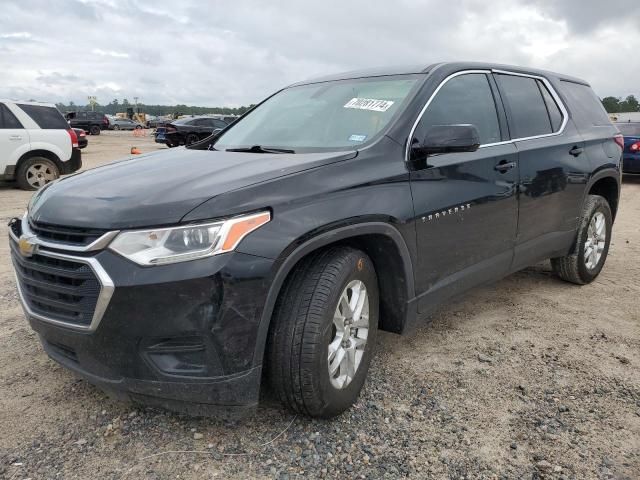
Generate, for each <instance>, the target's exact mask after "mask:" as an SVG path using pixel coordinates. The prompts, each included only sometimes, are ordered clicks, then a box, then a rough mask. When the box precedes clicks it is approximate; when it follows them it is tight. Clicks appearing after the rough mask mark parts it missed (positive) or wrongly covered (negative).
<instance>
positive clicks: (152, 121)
mask: <svg viewBox="0 0 640 480" xmlns="http://www.w3.org/2000/svg"><path fill="white" fill-rule="evenodd" d="M167 121H169V120H168V119H167V118H166V117H149V118H148V119H147V128H158V127H159V126H161V125H163V124H165V123H167Z"/></svg>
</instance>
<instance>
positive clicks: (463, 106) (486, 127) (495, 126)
mask: <svg viewBox="0 0 640 480" xmlns="http://www.w3.org/2000/svg"><path fill="white" fill-rule="evenodd" d="M466 123H470V124H473V125H475V126H476V127H477V129H478V131H479V133H480V143H481V144H483V145H484V144H487V143H496V142H499V141H500V140H501V138H500V125H499V123H498V113H497V111H496V104H495V101H494V99H493V93H492V92H491V86H490V85H489V80H488V79H487V76H486V75H485V74H484V73H468V74H464V75H459V76H457V77H454V78H452V79H451V80H449V81H448V82H447V83H445V84H444V85H443V86H442V88H441V89H440V90H439V91H438V93H437V94H436V96H435V97H434V98H433V100H432V101H431V104H430V105H429V107H428V108H427V110H426V111H425V113H424V115H423V116H422V119H421V120H420V123H419V124H418V127H417V128H416V132H415V138H416V139H418V140H422V139H423V138H424V137H425V135H426V134H427V131H428V130H429V129H430V128H431V127H433V126H434V125H456V124H466Z"/></svg>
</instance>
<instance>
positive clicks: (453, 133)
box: [412, 124, 480, 156]
mask: <svg viewBox="0 0 640 480" xmlns="http://www.w3.org/2000/svg"><path fill="white" fill-rule="evenodd" d="M479 147H480V133H479V132H478V129H477V128H476V126H475V125H471V124H465V125H434V126H433V127H431V128H430V129H429V130H428V131H427V134H426V135H425V137H424V140H423V141H422V144H416V145H414V146H413V147H412V150H413V152H415V153H416V154H417V155H420V156H424V155H430V154H433V153H452V152H475V151H476V150H477V149H478V148H479Z"/></svg>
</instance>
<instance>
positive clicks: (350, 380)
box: [267, 247, 379, 418]
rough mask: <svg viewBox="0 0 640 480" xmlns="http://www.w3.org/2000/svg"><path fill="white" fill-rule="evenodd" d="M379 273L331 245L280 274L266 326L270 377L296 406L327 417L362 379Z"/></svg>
mask: <svg viewBox="0 0 640 480" xmlns="http://www.w3.org/2000/svg"><path fill="white" fill-rule="evenodd" d="M378 303H379V299H378V280H377V277H376V272H375V269H374V267H373V263H372V262H371V260H370V259H369V257H368V256H367V255H366V254H365V253H363V252H361V251H360V250H356V249H353V248H349V247H333V248H329V249H327V250H324V251H322V252H320V253H318V254H314V255H312V256H311V257H309V258H307V259H304V260H303V261H302V262H301V264H300V265H298V266H297V267H296V268H295V270H294V271H293V272H292V274H291V275H290V276H289V278H288V279H287V282H286V283H285V286H284V287H283V290H282V292H281V295H280V297H279V298H278V301H277V303H276V308H275V311H274V316H273V319H272V325H271V328H270V331H269V343H268V351H267V369H268V373H267V375H268V378H269V382H270V384H271V386H272V388H273V390H274V391H275V393H276V394H277V395H278V397H279V398H280V400H281V401H282V403H284V404H285V405H286V406H287V407H289V408H290V409H292V410H293V411H295V412H299V413H303V414H306V415H309V416H312V417H322V418H329V417H333V416H335V415H338V414H339V413H341V412H343V411H344V410H346V409H348V408H349V407H350V406H351V405H352V404H353V403H354V402H355V401H356V399H357V397H358V395H359V393H360V390H361V389H362V386H363V384H364V381H365V378H366V376H367V371H368V369H369V363H370V362H371V357H372V355H373V348H374V345H375V339H376V333H377V328H378Z"/></svg>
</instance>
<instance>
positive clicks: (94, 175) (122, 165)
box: [29, 148, 357, 230]
mask: <svg viewBox="0 0 640 480" xmlns="http://www.w3.org/2000/svg"><path fill="white" fill-rule="evenodd" d="M356 155H357V152H355V151H350V152H330V153H327V152H324V153H302V154H268V153H244V152H224V151H208V150H190V149H185V148H178V149H171V150H166V151H162V152H155V153H151V154H145V155H140V156H137V157H132V158H129V159H126V160H123V161H120V162H116V163H112V164H109V165H106V166H104V167H99V168H95V169H93V170H88V171H86V172H81V173H79V174H76V175H71V176H69V177H65V178H63V179H61V180H59V181H57V182H55V183H53V184H50V186H48V187H44V188H43V189H42V190H41V191H39V192H37V193H36V194H35V195H34V197H33V199H32V201H31V205H30V207H29V215H30V217H31V218H32V219H33V220H34V221H37V222H43V223H49V224H53V225H63V226H69V227H78V228H100V229H109V230H118V229H125V228H137V227H145V226H156V225H169V224H175V223H178V222H179V221H180V219H181V218H182V217H184V216H185V215H186V214H187V213H188V212H189V211H190V210H192V209H193V208H195V207H197V206H198V205H200V204H201V203H202V202H205V201H206V200H209V199H211V198H213V197H216V196H218V195H221V194H224V193H225V192H230V191H233V190H236V189H239V188H244V187H247V186H250V185H254V184H259V183H262V182H266V181H269V180H273V179H275V178H278V177H282V176H285V175H290V174H293V173H297V172H301V171H303V170H308V169H311V168H316V167H319V166H322V165H326V164H329V163H333V162H338V161H342V160H346V159H349V158H353V157H354V156H356Z"/></svg>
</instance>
